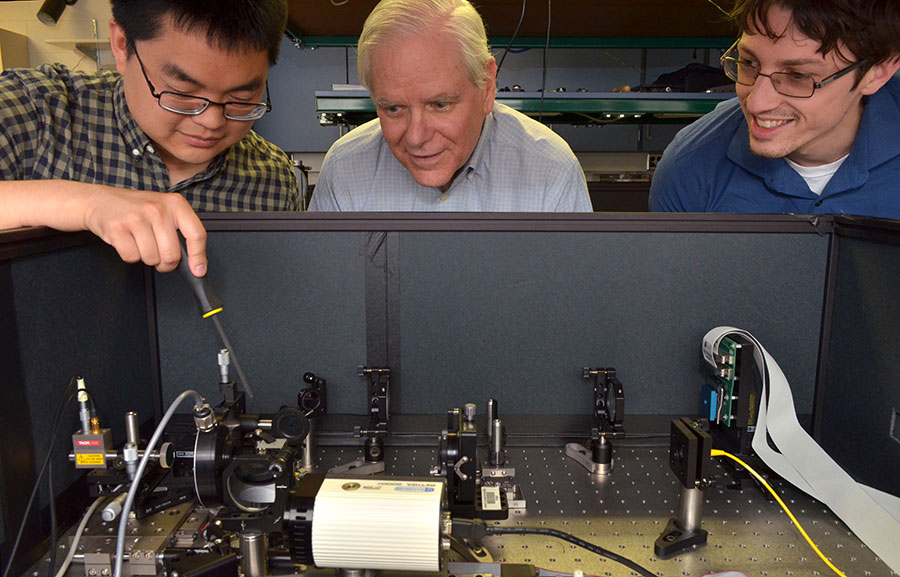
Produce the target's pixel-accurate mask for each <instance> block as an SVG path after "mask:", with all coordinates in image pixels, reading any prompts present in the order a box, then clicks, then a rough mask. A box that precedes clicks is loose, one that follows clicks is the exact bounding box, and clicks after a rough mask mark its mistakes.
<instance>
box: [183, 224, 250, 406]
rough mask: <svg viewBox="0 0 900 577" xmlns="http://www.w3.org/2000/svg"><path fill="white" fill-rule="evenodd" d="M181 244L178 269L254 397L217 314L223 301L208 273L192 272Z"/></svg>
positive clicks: (248, 394) (185, 250)
mask: <svg viewBox="0 0 900 577" xmlns="http://www.w3.org/2000/svg"><path fill="white" fill-rule="evenodd" d="M179 244H180V245H181V262H179V263H178V271H179V272H180V273H181V276H182V277H184V280H186V281H187V283H188V285H189V286H190V287H191V292H193V293H194V297H195V298H196V299H197V306H198V307H200V316H202V317H203V318H205V319H208V318H212V321H213V324H214V325H216V330H217V331H218V332H219V336H220V337H222V343H223V344H224V345H225V348H226V349H228V350H229V351H230V352H231V362H232V364H234V368H235V369H237V373H238V377H240V379H241V384H242V385H243V386H244V391H246V392H247V396H248V397H250V398H253V391H252V390H251V389H250V385H249V384H248V383H247V375H245V374H244V370H243V369H242V368H241V364H240V363H239V362H238V358H237V355H236V354H235V352H234V348H233V347H232V346H231V342H229V340H228V337H227V336H226V335H225V329H223V328H222V323H220V322H219V317H218V316H216V315H218V314H219V313H220V312H222V310H224V306H223V305H222V301H220V300H219V298H218V297H217V296H216V295H215V293H214V292H213V290H212V287H210V286H209V281H208V280H207V278H206V275H203V276H202V277H197V276H194V273H192V272H191V267H190V265H188V255H187V249H186V248H185V246H184V242H183V241H182V242H181V243H179Z"/></svg>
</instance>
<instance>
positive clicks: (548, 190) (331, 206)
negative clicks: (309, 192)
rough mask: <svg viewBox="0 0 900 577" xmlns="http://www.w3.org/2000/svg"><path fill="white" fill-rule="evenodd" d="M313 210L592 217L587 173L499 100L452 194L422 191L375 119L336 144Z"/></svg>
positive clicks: (545, 132)
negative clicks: (557, 213) (505, 213)
mask: <svg viewBox="0 0 900 577" xmlns="http://www.w3.org/2000/svg"><path fill="white" fill-rule="evenodd" d="M309 210H316V211H486V212H590V211H591V210H592V209H591V200H590V196H588V191H587V183H586V182H585V178H584V171H583V170H582V169H581V165H580V164H579V163H578V159H577V158H575V155H574V154H573V153H572V149H571V148H569V145H568V144H566V142H565V141H564V140H563V139H562V137H560V136H559V135H558V134H556V133H555V132H553V131H552V130H550V129H549V128H547V127H546V126H544V125H543V124H541V123H539V122H537V121H536V120H533V119H531V118H529V117H527V116H525V115H524V114H521V113H519V112H517V111H515V110H513V109H512V108H510V107H508V106H506V105H504V104H501V103H499V102H496V103H495V104H494V110H493V112H491V113H490V114H488V115H487V117H485V122H484V126H483V127H482V130H481V138H479V140H478V144H477V145H476V146H475V150H474V151H473V152H472V155H471V156H470V157H469V160H468V162H466V164H465V166H463V168H462V170H460V171H459V172H458V173H457V175H456V178H455V179H454V180H453V183H452V184H451V185H450V188H449V189H448V190H447V191H446V192H441V190H440V189H439V188H437V187H430V186H422V185H420V184H418V183H417V182H416V181H415V179H413V177H412V174H410V172H409V171H408V170H407V169H406V168H405V167H404V166H403V165H402V164H400V162H399V161H398V160H397V159H396V157H394V154H393V153H392V152H391V149H390V147H389V146H388V144H387V142H386V141H385V140H384V137H383V136H382V135H381V124H380V122H379V120H378V119H377V118H376V119H375V120H372V121H370V122H367V123H366V124H363V125H362V126H360V127H358V128H356V129H354V130H352V131H350V132H349V133H347V134H346V135H344V136H343V137H342V138H341V139H339V140H338V141H337V142H335V143H334V145H332V147H331V149H330V150H329V151H328V154H327V155H326V156H325V161H324V163H323V164H322V171H321V173H320V174H319V180H318V181H317V183H316V188H315V190H314V192H313V197H312V200H311V201H310V206H309Z"/></svg>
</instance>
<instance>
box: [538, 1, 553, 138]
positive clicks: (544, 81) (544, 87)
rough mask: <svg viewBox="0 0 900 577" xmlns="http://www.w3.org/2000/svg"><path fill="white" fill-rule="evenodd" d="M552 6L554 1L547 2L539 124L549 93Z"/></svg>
mask: <svg viewBox="0 0 900 577" xmlns="http://www.w3.org/2000/svg"><path fill="white" fill-rule="evenodd" d="M551 4H553V0H547V40H546V42H544V59H543V64H542V68H543V72H542V74H541V108H540V110H539V111H538V122H543V121H544V94H546V93H547V57H548V52H550V23H551V22H552V19H551V17H550V7H551Z"/></svg>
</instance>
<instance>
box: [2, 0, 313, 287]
mask: <svg viewBox="0 0 900 577" xmlns="http://www.w3.org/2000/svg"><path fill="white" fill-rule="evenodd" d="M112 15H113V19H112V21H111V22H110V43H111V49H112V52H113V55H114V57H115V61H116V68H117V70H118V74H117V73H114V72H108V71H100V72H92V73H88V72H79V71H75V70H69V69H68V68H66V67H65V66H62V65H48V66H42V67H40V68H38V69H11V70H8V71H6V72H5V73H4V74H3V75H2V76H0V179H2V181H0V229H4V228H13V227H19V226H39V225H43V226H50V227H52V228H57V229H60V230H85V229H86V230H90V231H92V232H94V233H95V234H97V235H98V236H100V237H101V238H102V239H103V240H104V241H106V242H107V243H109V244H111V245H112V246H114V247H115V248H116V250H117V251H118V253H119V255H120V256H121V257H122V258H123V259H124V260H126V261H128V262H138V261H142V262H144V263H146V264H148V265H152V266H156V267H157V269H158V270H160V271H168V270H171V269H173V268H174V267H175V266H177V264H178V262H179V260H180V256H181V251H180V248H179V243H178V236H177V233H176V231H180V232H181V233H182V235H183V236H184V237H185V240H186V244H187V252H188V256H189V261H190V265H191V270H192V271H194V273H195V274H197V275H202V274H204V273H205V269H206V253H205V245H206V232H205V230H204V228H203V225H202V224H201V222H200V220H199V219H198V218H197V215H196V214H195V213H194V211H195V210H197V211H274V210H299V194H298V190H297V180H296V178H295V176H294V172H293V167H292V165H291V163H290V160H289V159H288V158H287V155H286V154H285V153H284V152H282V151H281V150H279V149H278V148H276V147H275V146H274V145H272V144H270V143H268V142H266V141H265V140H263V139H262V138H260V137H259V136H257V135H256V134H255V133H254V132H252V130H251V128H252V127H253V121H255V120H257V119H259V118H261V117H262V116H263V115H264V114H265V113H266V112H268V111H269V110H271V108H272V103H271V97H270V95H269V93H268V89H267V83H266V79H267V76H268V71H269V66H271V65H273V64H274V63H275V61H276V59H277V57H278V51H279V47H280V43H281V39H282V37H283V35H284V27H285V23H286V21H287V5H286V2H285V0H217V1H209V0H207V1H200V0H113V1H112Z"/></svg>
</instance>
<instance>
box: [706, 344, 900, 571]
mask: <svg viewBox="0 0 900 577" xmlns="http://www.w3.org/2000/svg"><path fill="white" fill-rule="evenodd" d="M729 335H740V336H743V337H746V338H747V339H749V340H750V341H751V342H752V343H753V344H754V353H753V354H754V359H755V360H756V366H757V367H758V368H759V370H760V381H761V382H762V395H761V396H760V403H759V416H758V419H757V424H756V431H755V432H754V434H753V442H752V445H753V450H754V451H756V454H757V455H758V456H759V457H760V458H761V459H762V460H763V462H764V463H765V464H766V465H767V466H768V467H769V468H770V469H772V470H773V471H775V472H776V473H778V474H779V475H781V477H783V478H784V479H786V480H787V481H789V482H790V483H792V484H793V485H794V486H796V487H797V488H798V489H800V490H801V491H804V492H805V493H807V494H809V495H810V496H811V497H813V498H814V499H817V500H818V501H821V502H822V503H824V504H825V505H827V506H828V507H829V508H830V509H831V510H832V511H833V512H834V513H835V514H836V515H837V516H838V517H839V518H840V519H841V521H843V522H844V523H845V524H846V525H847V526H848V527H849V528H850V530H852V531H853V532H854V533H855V534H856V536H857V537H859V538H860V540H861V541H862V542H863V543H865V544H866V546H868V547H869V549H871V550H872V551H873V552H874V553H875V554H876V555H878V556H879V557H880V558H881V560H882V561H884V562H885V564H887V565H888V567H890V568H891V569H892V570H894V571H895V572H897V573H900V548H898V547H897V544H898V543H900V498H897V497H895V496H893V495H889V494H888V493H884V492H882V491H879V490H877V489H874V488H872V487H867V486H865V485H862V484H860V483H857V482H856V481H854V480H853V478H852V477H850V475H849V474H848V473H847V472H846V471H844V469H842V468H841V466H840V465H838V464H837V463H836V462H835V461H834V460H833V459H832V458H831V457H830V456H829V455H828V453H826V452H825V450H824V449H822V447H820V446H819V444H818V443H816V442H815V440H813V438H812V437H810V436H809V434H808V433H807V432H806V430H804V429H803V427H801V426H800V423H799V421H798V420H797V414H796V412H795V410H794V399H793V396H792V394H791V388H790V385H788V382H787V378H786V377H785V376H784V373H783V372H782V370H781V367H779V366H778V363H777V362H775V359H774V358H772V356H771V355H770V354H769V353H768V351H766V350H765V349H764V348H763V346H762V345H761V344H760V343H759V341H757V340H756V338H755V337H754V336H753V335H751V334H750V333H748V332H747V331H745V330H741V329H736V328H734V327H716V328H714V329H712V330H711V331H709V332H708V333H706V335H705V336H704V337H703V358H704V359H705V360H706V362H707V363H709V364H711V365H713V366H715V360H714V358H713V355H714V353H716V352H717V351H718V350H719V343H720V342H721V340H722V339H723V338H724V337H726V336H729ZM767 436H768V437H769V438H770V439H771V441H772V443H774V446H775V447H776V448H772V446H770V444H769V442H767V440H766V437H767Z"/></svg>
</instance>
